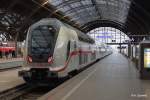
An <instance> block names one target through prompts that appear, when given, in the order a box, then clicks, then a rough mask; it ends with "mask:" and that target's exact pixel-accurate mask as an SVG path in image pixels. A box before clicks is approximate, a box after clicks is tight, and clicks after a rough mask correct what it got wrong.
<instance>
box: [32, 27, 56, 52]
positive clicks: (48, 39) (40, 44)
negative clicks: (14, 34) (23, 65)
mask: <svg viewBox="0 0 150 100" xmlns="http://www.w3.org/2000/svg"><path fill="white" fill-rule="evenodd" d="M55 33H56V31H55V29H54V28H53V27H51V26H39V27H37V28H35V29H34V30H33V31H32V33H31V53H32V54H50V55H51V54H52V52H53V48H54V42H55V39H54V38H55Z"/></svg>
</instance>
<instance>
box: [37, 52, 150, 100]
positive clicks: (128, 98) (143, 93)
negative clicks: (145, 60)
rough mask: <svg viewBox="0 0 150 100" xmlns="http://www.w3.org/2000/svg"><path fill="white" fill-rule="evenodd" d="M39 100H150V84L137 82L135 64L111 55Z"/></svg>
mask: <svg viewBox="0 0 150 100" xmlns="http://www.w3.org/2000/svg"><path fill="white" fill-rule="evenodd" d="M39 100H150V81H148V80H140V79H139V74H138V71H137V70H136V66H135V65H134V63H133V62H131V61H130V60H128V59H127V58H126V57H124V56H123V55H121V54H119V53H113V54H112V55H110V56H108V57H106V58H104V59H102V60H100V61H99V62H98V63H96V64H94V65H92V66H91V67H90V68H88V69H86V70H85V71H83V72H81V73H80V74H78V75H77V76H75V77H73V78H72V79H70V80H68V81H67V82H65V83H63V84H62V85H60V86H59V87H57V88H56V89H54V90H52V91H50V92H49V93H47V94H46V95H45V96H43V97H41V98H39Z"/></svg>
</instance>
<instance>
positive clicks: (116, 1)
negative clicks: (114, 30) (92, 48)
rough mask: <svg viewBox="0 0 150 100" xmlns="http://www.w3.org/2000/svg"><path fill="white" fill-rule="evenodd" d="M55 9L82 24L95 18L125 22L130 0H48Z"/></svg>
mask: <svg viewBox="0 0 150 100" xmlns="http://www.w3.org/2000/svg"><path fill="white" fill-rule="evenodd" d="M49 3H50V4H51V5H53V6H54V7H55V8H56V9H57V10H56V12H57V11H62V12H63V13H65V16H64V17H70V18H72V19H71V20H72V21H75V22H76V23H77V24H78V25H80V26H82V25H84V24H86V23H88V22H92V21H95V20H99V19H102V20H112V21H117V22H120V23H125V22H126V19H127V15H128V11H129V8H130V4H131V1H130V0H49Z"/></svg>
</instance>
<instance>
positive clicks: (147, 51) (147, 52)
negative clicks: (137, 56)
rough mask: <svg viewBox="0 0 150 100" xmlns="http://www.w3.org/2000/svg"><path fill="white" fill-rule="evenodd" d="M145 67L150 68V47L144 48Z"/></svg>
mask: <svg viewBox="0 0 150 100" xmlns="http://www.w3.org/2000/svg"><path fill="white" fill-rule="evenodd" d="M144 68H150V48H144Z"/></svg>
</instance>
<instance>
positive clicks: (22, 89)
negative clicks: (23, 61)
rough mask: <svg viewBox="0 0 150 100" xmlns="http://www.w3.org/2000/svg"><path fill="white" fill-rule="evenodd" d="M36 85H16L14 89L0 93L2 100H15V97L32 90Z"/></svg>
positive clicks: (0, 99)
mask: <svg viewBox="0 0 150 100" xmlns="http://www.w3.org/2000/svg"><path fill="white" fill-rule="evenodd" d="M33 88H35V87H33V86H32V87H31V86H29V85H27V84H22V85H19V86H16V87H14V88H12V89H9V90H6V91H3V92H1V93H0V100H13V99H14V98H16V97H18V96H20V95H22V94H24V93H26V92H28V91H30V90H32V89H33Z"/></svg>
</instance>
